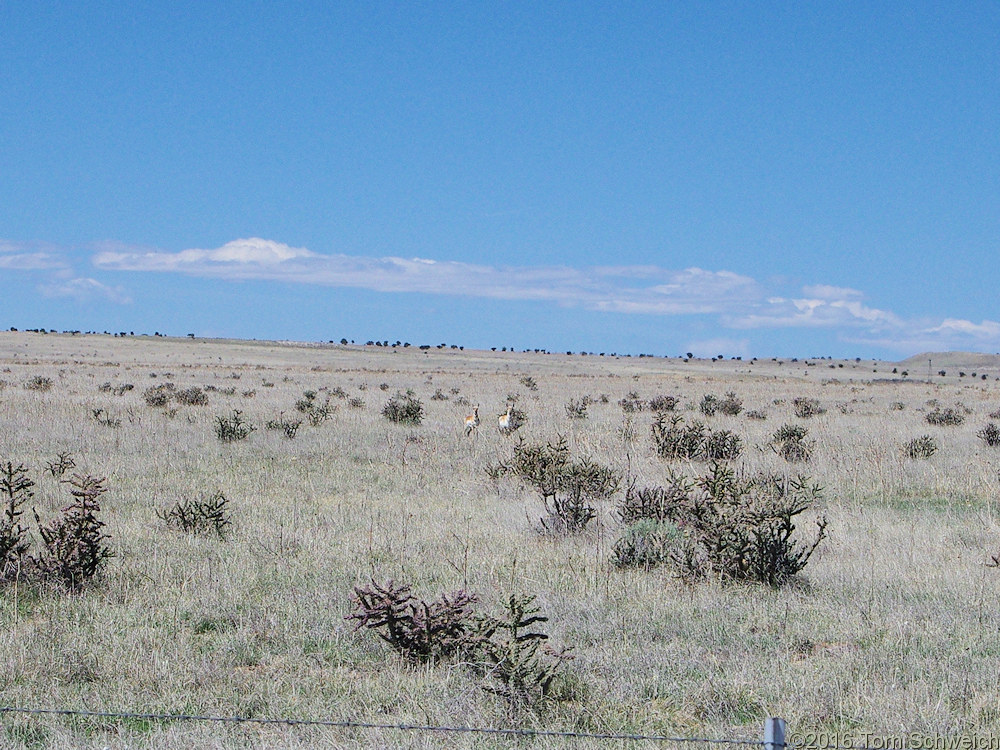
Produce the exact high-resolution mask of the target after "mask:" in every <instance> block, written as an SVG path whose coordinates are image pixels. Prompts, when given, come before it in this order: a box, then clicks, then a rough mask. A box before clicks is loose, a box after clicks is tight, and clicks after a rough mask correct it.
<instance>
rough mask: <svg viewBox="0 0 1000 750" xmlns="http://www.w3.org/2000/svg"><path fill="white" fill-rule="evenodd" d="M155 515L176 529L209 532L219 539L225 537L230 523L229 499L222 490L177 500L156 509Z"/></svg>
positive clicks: (190, 531) (199, 532)
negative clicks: (169, 505) (165, 507)
mask: <svg viewBox="0 0 1000 750" xmlns="http://www.w3.org/2000/svg"><path fill="white" fill-rule="evenodd" d="M156 515H157V516H158V517H159V518H160V519H161V520H162V521H163V522H165V523H166V524H167V526H170V527H171V528H174V529H177V530H178V531H184V532H187V533H189V534H209V535H213V536H216V537H218V538H219V539H224V538H225V536H226V529H227V528H228V527H229V526H231V525H232V521H231V520H230V513H229V500H228V499H227V498H226V496H225V495H224V494H223V493H222V492H216V493H214V494H212V495H202V496H200V497H198V498H196V499H194V500H192V499H190V498H185V499H183V500H178V501H177V502H176V503H174V505H173V506H172V507H170V508H167V509H164V510H157V511H156Z"/></svg>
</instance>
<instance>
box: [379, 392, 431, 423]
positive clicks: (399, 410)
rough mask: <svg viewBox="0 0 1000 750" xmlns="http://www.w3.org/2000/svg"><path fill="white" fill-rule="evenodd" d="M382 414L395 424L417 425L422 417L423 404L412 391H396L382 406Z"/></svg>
mask: <svg viewBox="0 0 1000 750" xmlns="http://www.w3.org/2000/svg"><path fill="white" fill-rule="evenodd" d="M382 416H383V417H385V418H386V419H388V420H389V421H390V422H395V423H396V424H409V425H418V424H420V422H421V421H422V420H423V418H424V405H423V404H422V403H420V399H418V398H417V397H416V396H415V395H414V393H413V391H407V392H406V393H399V392H397V393H396V395H395V396H393V397H392V398H390V399H389V400H388V401H387V402H386V404H385V406H383V407H382Z"/></svg>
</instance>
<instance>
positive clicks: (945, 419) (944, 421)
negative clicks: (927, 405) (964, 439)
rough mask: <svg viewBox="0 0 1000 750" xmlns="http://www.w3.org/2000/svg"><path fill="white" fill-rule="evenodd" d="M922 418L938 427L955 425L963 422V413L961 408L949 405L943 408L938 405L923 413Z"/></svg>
mask: <svg viewBox="0 0 1000 750" xmlns="http://www.w3.org/2000/svg"><path fill="white" fill-rule="evenodd" d="M924 419H925V420H926V421H927V424H932V425H935V426H939V427H942V426H943V427H957V426H958V425H960V424H962V423H963V422H965V413H964V412H963V411H962V410H961V409H958V408H952V407H950V406H948V407H945V408H944V409H942V408H941V407H940V406H935V407H934V408H933V409H932V410H931V411H929V412H927V413H926V414H925V415H924Z"/></svg>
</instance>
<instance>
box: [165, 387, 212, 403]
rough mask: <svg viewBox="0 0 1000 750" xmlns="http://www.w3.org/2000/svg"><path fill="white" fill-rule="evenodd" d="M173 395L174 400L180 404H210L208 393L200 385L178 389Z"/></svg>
mask: <svg viewBox="0 0 1000 750" xmlns="http://www.w3.org/2000/svg"><path fill="white" fill-rule="evenodd" d="M173 395H174V400H175V401H176V402H177V403H178V404H185V405H187V406H205V405H207V404H208V394H207V393H205V391H203V390H202V389H201V388H199V387H198V386H192V387H190V388H184V389H183V390H179V391H176V392H175V393H174V394H173Z"/></svg>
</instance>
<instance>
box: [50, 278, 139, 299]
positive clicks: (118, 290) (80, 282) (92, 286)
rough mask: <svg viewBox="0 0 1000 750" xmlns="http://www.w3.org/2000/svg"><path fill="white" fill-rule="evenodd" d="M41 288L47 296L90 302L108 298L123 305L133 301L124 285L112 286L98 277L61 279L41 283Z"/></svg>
mask: <svg viewBox="0 0 1000 750" xmlns="http://www.w3.org/2000/svg"><path fill="white" fill-rule="evenodd" d="M39 290H40V291H41V293H42V294H44V295H45V296H46V297H70V298H72V299H75V300H76V301H77V302H90V301H92V300H95V299H102V300H108V301H109V302H116V303H118V304H122V305H127V304H129V303H131V302H132V299H131V297H129V295H128V293H127V292H126V291H125V290H124V289H123V288H122V287H120V286H115V287H110V286H107V285H106V284H102V283H101V282H100V281H97V280H96V279H88V278H70V279H60V280H58V281H54V282H52V283H49V284H43V285H41V286H40V287H39Z"/></svg>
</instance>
